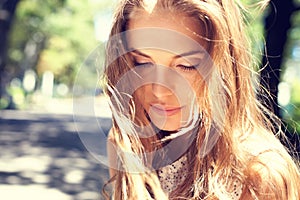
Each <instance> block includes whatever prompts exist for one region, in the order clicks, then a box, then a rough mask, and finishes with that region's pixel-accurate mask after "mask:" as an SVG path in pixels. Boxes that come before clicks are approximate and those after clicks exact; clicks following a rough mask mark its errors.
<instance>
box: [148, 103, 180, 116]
mask: <svg viewBox="0 0 300 200" xmlns="http://www.w3.org/2000/svg"><path fill="white" fill-rule="evenodd" d="M150 109H151V110H152V111H154V112H155V113H157V114H159V115H163V116H172V115H175V114H177V113H178V112H180V111H181V109H182V107H174V106H164V105H161V104H151V105H150Z"/></svg>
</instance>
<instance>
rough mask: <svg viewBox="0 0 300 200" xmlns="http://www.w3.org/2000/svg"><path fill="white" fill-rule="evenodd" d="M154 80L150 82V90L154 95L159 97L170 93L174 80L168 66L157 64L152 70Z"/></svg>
mask: <svg viewBox="0 0 300 200" xmlns="http://www.w3.org/2000/svg"><path fill="white" fill-rule="evenodd" d="M154 71H155V72H154V74H153V75H154V76H155V79H154V80H155V81H154V82H153V83H152V92H153V94H154V96H156V97H158V98H161V97H165V96H170V95H172V93H173V92H172V90H173V87H172V86H173V85H174V80H172V73H171V72H170V69H168V67H162V66H158V67H156V69H155V70H154Z"/></svg>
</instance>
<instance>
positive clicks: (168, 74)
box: [126, 12, 207, 131]
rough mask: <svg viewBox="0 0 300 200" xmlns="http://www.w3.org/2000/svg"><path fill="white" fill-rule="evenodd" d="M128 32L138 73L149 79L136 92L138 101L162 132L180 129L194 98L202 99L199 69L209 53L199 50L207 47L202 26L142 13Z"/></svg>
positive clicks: (165, 15)
mask: <svg viewBox="0 0 300 200" xmlns="http://www.w3.org/2000/svg"><path fill="white" fill-rule="evenodd" d="M151 28H153V29H151ZM135 30H142V31H139V32H134V31H135ZM143 30H145V31H144V32H143ZM164 30H165V31H164ZM128 31H129V32H130V31H132V33H130V34H127V35H126V39H127V46H128V48H129V49H130V53H129V54H130V57H131V58H132V60H133V62H134V63H135V67H136V68H137V69H143V68H145V71H146V72H145V73H144V74H143V73H142V74H143V75H142V76H145V77H142V78H145V80H146V79H148V81H146V82H147V83H145V84H143V86H141V87H139V88H138V89H137V90H136V91H135V96H136V98H137V100H138V101H139V103H140V104H141V105H142V107H143V109H144V110H145V112H146V113H147V114H148V116H149V118H150V120H151V122H152V123H153V124H154V125H155V126H157V127H158V128H159V129H162V130H167V131H175V130H178V129H180V128H181V127H183V126H185V124H187V123H188V122H189V117H190V116H191V114H192V113H193V111H191V110H192V102H193V100H196V99H195V96H196V95H195V94H198V95H197V96H198V97H199V93H201V90H202V89H201V88H202V86H201V85H203V81H202V76H201V75H200V74H199V71H198V70H197V68H198V67H201V66H199V65H201V61H202V60H203V59H204V57H205V56H206V55H207V53H206V52H205V49H203V48H202V49H201V48H199V47H196V46H197V45H199V46H204V45H205V43H204V42H203V41H201V39H200V37H199V35H201V32H202V31H201V27H200V23H199V22H198V21H196V20H195V19H193V18H190V17H185V16H182V15H174V14H168V13H166V12H165V13H163V12H159V13H158V12H154V13H147V12H142V13H139V14H138V15H137V16H136V17H134V18H132V19H130V21H129V25H128ZM173 32H174V34H172V33H173ZM180 35H182V36H183V37H180ZM162 38H164V39H162ZM185 38H190V40H188V39H185ZM185 40H186V42H185ZM191 40H193V41H194V42H195V41H196V43H197V45H195V44H193V43H192V42H190V41H191ZM147 70H148V71H147ZM149 77H150V79H149ZM149 80H151V81H149ZM196 102H197V101H196ZM198 110H199V109H198Z"/></svg>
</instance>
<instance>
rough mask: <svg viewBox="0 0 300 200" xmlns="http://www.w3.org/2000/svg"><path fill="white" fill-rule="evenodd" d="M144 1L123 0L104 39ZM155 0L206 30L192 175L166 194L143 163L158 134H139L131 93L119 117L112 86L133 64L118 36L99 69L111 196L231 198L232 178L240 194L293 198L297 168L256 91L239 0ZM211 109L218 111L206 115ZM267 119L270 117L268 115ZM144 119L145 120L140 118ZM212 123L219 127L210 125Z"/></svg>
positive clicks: (299, 193) (298, 191)
mask: <svg viewBox="0 0 300 200" xmlns="http://www.w3.org/2000/svg"><path fill="white" fill-rule="evenodd" d="M147 2H148V1H146V0H145V1H143V0H123V1H122V2H121V3H120V6H119V8H118V9H117V12H116V15H115V21H114V24H113V27H112V30H111V34H110V37H111V38H112V37H115V36H116V35H120V33H122V32H124V31H126V30H127V29H128V22H129V20H130V19H131V17H134V11H135V10H137V9H141V10H145V9H148V8H147V6H148V4H147ZM264 2H266V1H264ZM155 3H156V4H155V7H154V9H156V8H160V9H164V10H165V11H166V12H174V13H182V14H184V15H186V16H189V17H192V18H195V19H197V20H198V21H199V24H200V23H202V25H203V24H204V26H203V27H205V28H206V30H205V31H204V33H205V34H204V35H202V36H201V37H203V38H205V40H206V41H208V43H209V44H210V45H209V50H208V53H209V55H210V57H211V59H212V60H213V62H214V65H215V66H216V67H215V69H214V73H213V74H212V75H211V76H210V78H209V80H207V84H206V86H205V89H204V97H205V100H204V101H203V102H202V104H203V105H201V108H202V107H203V108H202V109H203V111H202V112H203V113H202V115H203V118H204V119H205V120H203V122H202V123H201V124H202V126H201V127H200V128H199V129H198V133H197V136H196V138H195V140H194V141H193V142H192V143H191V146H190V147H189V148H188V152H187V155H188V159H189V163H190V165H189V169H190V170H189V171H190V172H191V173H189V175H188V178H187V179H186V181H185V182H184V184H182V185H179V187H177V189H176V190H175V191H173V192H172V193H171V194H170V196H169V197H168V196H167V195H166V194H165V193H164V192H163V190H162V188H161V186H160V182H159V180H158V177H157V175H156V172H155V170H151V168H148V167H147V166H146V164H145V162H144V157H143V155H144V154H145V152H147V151H151V150H153V149H155V148H157V146H156V147H153V145H152V147H151V144H153V143H152V142H153V141H156V140H158V139H157V138H150V139H148V140H147V139H146V140H144V139H142V138H140V137H139V136H138V133H137V130H136V128H135V123H134V122H137V120H139V119H137V118H138V117H141V115H138V114H136V113H141V112H142V111H141V107H140V106H139V102H137V100H136V99H135V98H134V96H131V97H129V98H130V105H131V107H130V112H129V114H130V115H131V116H126V115H124V114H122V109H124V108H123V107H126V106H128V105H123V104H125V103H128V102H127V101H124V99H122V97H121V95H120V94H119V93H118V91H117V89H116V84H117V82H118V81H119V80H120V79H121V77H122V76H123V75H124V74H125V73H126V72H127V71H129V70H130V69H131V68H132V66H133V64H132V60H131V58H130V57H129V56H128V55H127V54H126V53H124V54H123V53H120V52H122V49H124V48H126V47H125V46H124V44H125V43H126V41H124V38H122V37H120V38H119V39H120V40H121V41H122V42H119V43H115V42H111V43H110V42H109V43H108V45H107V68H106V71H105V76H106V77H105V78H106V81H107V89H106V92H107V94H108V95H109V96H110V98H111V99H112V104H111V106H112V111H113V130H112V131H111V134H110V136H109V137H110V141H111V142H112V143H113V144H115V146H116V149H117V150H116V151H117V154H118V161H119V162H118V164H119V170H117V171H116V174H115V176H114V177H112V181H114V188H115V190H114V192H113V197H114V199H116V200H119V199H151V198H154V199H168V198H170V199H229V197H230V195H229V194H230V193H231V192H232V191H233V190H232V187H231V186H232V185H233V182H238V183H240V184H241V185H242V186H243V187H242V190H243V193H242V197H241V199H278V200H279V199H289V200H297V199H299V198H300V183H299V182H300V175H299V168H298V166H297V164H296V161H294V160H293V159H292V158H291V156H290V155H289V153H288V151H287V150H286V149H285V147H284V146H283V145H282V144H281V143H280V142H279V140H278V138H277V137H276V136H279V135H282V132H281V130H280V128H274V126H278V127H280V123H278V121H277V120H276V118H275V117H274V116H273V115H272V114H271V112H270V111H269V110H268V109H267V108H265V107H264V106H262V104H261V103H260V102H259V101H258V100H257V97H256V90H255V88H258V87H259V85H258V84H256V82H255V76H256V73H255V71H254V70H253V68H254V67H255V66H253V65H252V64H251V63H252V62H253V60H252V55H251V51H250V47H249V41H248V40H247V38H246V37H245V30H244V29H245V27H244V23H243V16H242V14H241V7H240V4H238V3H236V2H235V1H234V0H156V1H155ZM124 52H125V51H124ZM116 55H118V56H116ZM202 92H203V91H202ZM219 108H221V109H219ZM212 110H214V111H216V110H217V111H218V110H222V111H220V112H218V113H216V112H214V113H212ZM137 116H138V117H137ZM267 116H268V117H267ZM270 116H271V117H273V118H274V120H270V119H268V118H269V117H270ZM216 118H218V119H216ZM144 120H147V118H146V117H144V118H143V119H141V121H144ZM216 123H217V127H220V126H222V128H214V127H213V124H216ZM218 123H219V124H222V125H218ZM212 129H214V131H211V130H212ZM274 130H277V132H276V134H274V133H273V132H274ZM212 132H214V134H217V135H218V136H219V137H218V140H217V142H216V144H215V145H214V146H213V147H212V149H211V150H210V151H208V152H206V153H205V154H203V149H201V148H200V147H203V145H204V146H205V144H204V143H205V142H206V143H208V142H210V141H209V140H210V138H211V137H213V136H212V135H210V134H211V133H212ZM216 132H217V133H216ZM149 146H150V147H149Z"/></svg>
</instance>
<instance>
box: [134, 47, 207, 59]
mask: <svg viewBox="0 0 300 200" xmlns="http://www.w3.org/2000/svg"><path fill="white" fill-rule="evenodd" d="M129 51H130V53H131V52H133V53H135V54H138V55H140V56H144V57H146V58H151V57H150V56H149V55H147V54H144V53H143V52H141V51H139V50H137V49H133V48H130V49H129ZM203 53H204V51H203V50H196V51H189V52H184V53H182V54H179V55H176V56H174V58H179V57H184V56H191V55H195V54H203Z"/></svg>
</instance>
